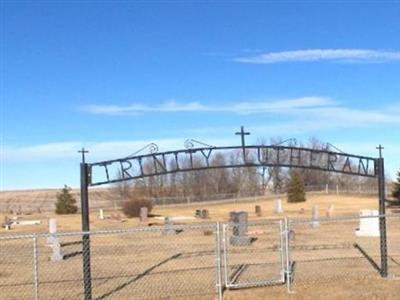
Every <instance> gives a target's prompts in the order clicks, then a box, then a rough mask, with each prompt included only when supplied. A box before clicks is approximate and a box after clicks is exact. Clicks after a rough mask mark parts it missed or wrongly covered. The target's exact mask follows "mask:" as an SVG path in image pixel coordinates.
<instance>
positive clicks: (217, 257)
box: [215, 222, 222, 300]
mask: <svg viewBox="0 0 400 300" xmlns="http://www.w3.org/2000/svg"><path fill="white" fill-rule="evenodd" d="M215 230H216V232H215V234H216V238H215V240H216V245H215V260H216V261H215V263H216V273H217V274H216V284H215V286H216V292H217V294H218V299H219V300H222V274H221V228H220V223H219V222H217V224H216V227H215Z"/></svg>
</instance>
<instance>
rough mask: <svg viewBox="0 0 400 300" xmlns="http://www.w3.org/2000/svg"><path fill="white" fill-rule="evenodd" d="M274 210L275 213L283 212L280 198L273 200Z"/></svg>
mask: <svg viewBox="0 0 400 300" xmlns="http://www.w3.org/2000/svg"><path fill="white" fill-rule="evenodd" d="M274 212H275V213H276V214H281V213H283V208H282V200H281V199H280V198H278V199H275V200H274Z"/></svg>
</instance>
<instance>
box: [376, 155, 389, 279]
mask: <svg viewBox="0 0 400 300" xmlns="http://www.w3.org/2000/svg"><path fill="white" fill-rule="evenodd" d="M378 172H379V173H378V188H379V230H380V246H381V276H382V277H387V275H388V274H387V273H388V272H387V239H386V215H385V213H386V208H385V200H386V199H385V170H384V162H383V158H382V157H381V158H378Z"/></svg>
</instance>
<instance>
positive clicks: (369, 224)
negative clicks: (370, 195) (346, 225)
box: [356, 209, 379, 237]
mask: <svg viewBox="0 0 400 300" xmlns="http://www.w3.org/2000/svg"><path fill="white" fill-rule="evenodd" d="M356 235H357V236H371V237H374V236H375V237H377V236H379V212H378V211H377V210H369V209H363V210H361V211H360V228H359V229H358V230H356Z"/></svg>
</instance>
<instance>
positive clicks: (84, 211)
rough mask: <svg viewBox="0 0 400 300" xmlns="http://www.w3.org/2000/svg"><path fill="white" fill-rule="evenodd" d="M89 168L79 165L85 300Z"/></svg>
mask: <svg viewBox="0 0 400 300" xmlns="http://www.w3.org/2000/svg"><path fill="white" fill-rule="evenodd" d="M88 189H89V166H88V164H87V163H84V162H83V163H81V217H82V260H83V261H82V262H83V287H84V294H85V300H92V275H91V269H90V233H89V231H90V224H89V190H88Z"/></svg>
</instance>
